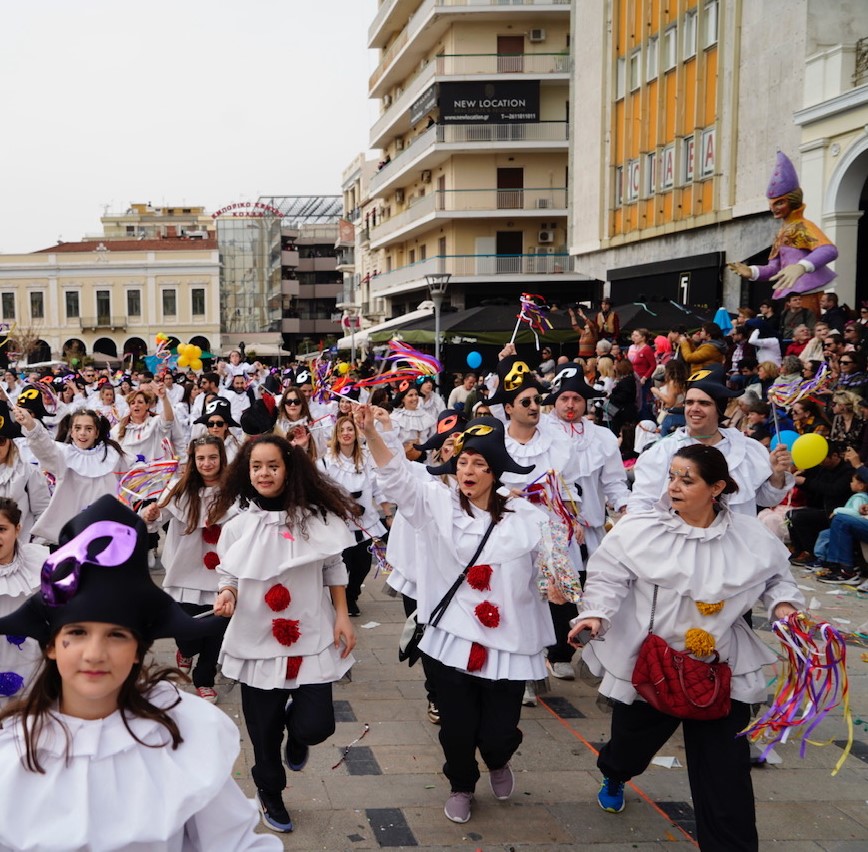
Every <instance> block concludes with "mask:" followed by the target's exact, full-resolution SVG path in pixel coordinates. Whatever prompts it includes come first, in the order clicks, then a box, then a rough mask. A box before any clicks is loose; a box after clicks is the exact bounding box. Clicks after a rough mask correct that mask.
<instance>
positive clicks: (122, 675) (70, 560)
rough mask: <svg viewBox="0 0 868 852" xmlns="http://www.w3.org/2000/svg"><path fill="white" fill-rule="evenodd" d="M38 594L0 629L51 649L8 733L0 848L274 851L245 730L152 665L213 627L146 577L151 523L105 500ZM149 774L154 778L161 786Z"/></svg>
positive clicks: (64, 548) (81, 520)
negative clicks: (248, 785)
mask: <svg viewBox="0 0 868 852" xmlns="http://www.w3.org/2000/svg"><path fill="white" fill-rule="evenodd" d="M60 539H61V548H60V549H59V550H58V551H57V553H56V554H54V555H53V556H52V557H49V558H48V559H47V560H46V562H45V565H44V566H43V569H42V574H41V584H40V591H39V592H37V593H36V594H35V595H33V596H32V597H30V598H29V599H28V600H27V602H26V603H25V604H24V605H23V606H22V607H21V608H19V609H18V610H17V611H16V612H14V613H12V614H11V615H9V616H6V617H5V618H2V619H0V624H2V627H0V630H2V633H5V634H24V635H29V636H31V637H33V638H34V639H36V640H37V641H38V642H39V643H40V644H41V645H42V646H43V648H44V649H45V662H44V664H43V667H42V669H41V670H40V672H39V673H38V674H37V675H36V677H35V679H34V681H33V684H32V686H31V688H30V690H29V691H28V693H27V695H26V696H25V697H24V699H23V700H22V701H20V702H15V703H14V704H12V705H10V706H9V707H7V708H6V709H5V710H4V711H3V713H2V717H0V718H2V719H3V722H4V724H3V727H2V730H0V850H4V852H11V850H15V852H37V850H38V852H61V850H62V852H71V850H77V852H84V850H88V852H109V850H125V852H145V850H147V852H179V850H211V849H233V850H266V849H280V848H282V846H281V844H280V843H279V842H276V838H273V837H269V836H265V835H257V834H255V833H254V831H253V829H254V826H255V825H256V822H257V820H256V811H255V808H254V807H253V805H252V803H251V802H249V801H248V800H247V799H245V798H244V795H243V794H242V792H241V791H240V789H239V788H238V785H237V784H236V783H235V781H234V780H233V779H232V769H233V765H234V763H235V760H236V758H237V757H238V753H239V750H240V748H239V738H238V730H237V728H236V726H235V724H234V723H233V722H232V720H231V719H229V718H228V717H227V716H226V715H225V714H223V713H221V712H220V711H219V710H217V709H216V708H214V707H211V706H210V705H209V704H208V703H207V702H205V701H202V700H200V699H199V698H197V697H196V696H193V695H188V694H184V693H181V692H179V691H178V689H177V687H176V686H175V685H174V684H173V683H171V674H172V672H171V670H166V669H155V668H154V667H152V666H150V665H147V664H146V663H145V656H146V654H147V653H148V651H149V649H150V647H151V644H152V643H153V641H154V640H155V639H157V638H160V637H166V636H175V637H181V636H194V635H197V634H201V633H204V632H208V631H210V630H212V629H213V628H214V625H213V621H214V619H211V622H212V623H208V622H207V620H200V621H194V620H193V619H191V618H190V617H189V616H187V615H186V614H185V613H183V612H182V611H181V610H180V608H179V607H178V606H177V604H176V603H175V602H174V601H172V599H171V598H169V597H168V595H166V594H165V593H164V592H162V591H161V590H160V589H158V588H157V587H156V586H155V585H154V584H153V581H152V580H151V579H150V577H149V575H148V567H147V532H146V531H145V527H144V523H143V522H142V521H141V519H140V518H138V517H136V515H135V514H133V513H132V512H130V510H129V509H127V508H126V507H124V506H122V505H121V504H120V503H119V502H118V501H117V500H116V499H115V498H114V497H108V496H106V497H102V498H100V500H98V501H97V502H96V503H95V504H94V505H93V506H90V507H89V508H88V509H87V510H85V511H84V512H82V513H81V514H79V515H78V516H77V517H76V518H74V519H73V520H72V521H70V523H69V524H68V525H67V526H65V527H64V529H63V530H62V531H61V535H60ZM149 779H150V780H149Z"/></svg>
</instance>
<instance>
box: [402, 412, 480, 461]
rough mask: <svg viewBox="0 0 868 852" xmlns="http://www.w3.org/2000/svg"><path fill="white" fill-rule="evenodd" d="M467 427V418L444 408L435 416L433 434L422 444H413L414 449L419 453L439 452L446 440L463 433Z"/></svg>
mask: <svg viewBox="0 0 868 852" xmlns="http://www.w3.org/2000/svg"><path fill="white" fill-rule="evenodd" d="M466 425H467V418H466V417H465V416H464V415H463V414H462V413H461V412H460V411H456V410H455V409H454V408H444V409H443V411H441V412H440V413H439V414H438V415H437V428H436V430H435V432H434V434H433V435H432V436H431V437H430V438H429V439H428V440H427V441H425V443H424V444H413V447H414V449H417V450H419V452H420V453H427V452H428V450H439V449H440V447H442V446H443V444H444V443H446V439H447V438H448V437H449V436H450V435H454V434H455V433H456V432H463V431H464V427H465V426H466Z"/></svg>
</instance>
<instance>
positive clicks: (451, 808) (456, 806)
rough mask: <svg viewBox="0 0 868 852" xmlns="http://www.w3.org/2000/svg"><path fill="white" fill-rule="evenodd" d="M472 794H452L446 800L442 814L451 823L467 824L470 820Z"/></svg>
mask: <svg viewBox="0 0 868 852" xmlns="http://www.w3.org/2000/svg"><path fill="white" fill-rule="evenodd" d="M472 801H473V793H452V794H451V795H450V796H449V798H448V799H447V800H446V806H445V807H444V808H443V813H444V814H446V818H447V819H451V820H452V822H467V821H468V820H469V819H470V803H471V802H472Z"/></svg>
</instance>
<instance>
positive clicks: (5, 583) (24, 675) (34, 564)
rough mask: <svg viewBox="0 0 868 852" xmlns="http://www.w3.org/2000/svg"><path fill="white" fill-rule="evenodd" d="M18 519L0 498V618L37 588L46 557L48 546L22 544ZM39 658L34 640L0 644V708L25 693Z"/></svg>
mask: <svg viewBox="0 0 868 852" xmlns="http://www.w3.org/2000/svg"><path fill="white" fill-rule="evenodd" d="M21 520H22V514H21V509H20V508H19V506H18V504H17V503H16V502H15V501H14V500H10V499H9V498H8V497H0V616H4V615H9V614H10V613H12V612H14V611H15V610H17V609H18V608H19V607H20V606H21V605H22V604H23V603H24V600H25V598H26V597H28V596H29V595H31V594H33V592H35V591H36V590H37V589H38V588H39V570H40V569H41V568H42V563H43V562H44V561H45V558H46V557H47V556H48V548H47V547H44V546H43V545H41V544H24V543H22V541H21V535H22V533H23V527H22V526H21ZM24 541H26V539H24ZM41 659H42V651H41V650H40V648H39V643H38V642H36V641H35V640H34V639H28V638H25V637H24V636H10V637H7V641H0V706H5V705H6V703H7V702H8V700H9V699H12V700H14V699H16V698H20V697H21V696H22V695H23V694H24V692H25V691H26V689H27V687H28V686H29V684H30V681H31V679H32V676H33V673H34V671H35V670H36V668H37V666H38V665H39V662H40V660H41Z"/></svg>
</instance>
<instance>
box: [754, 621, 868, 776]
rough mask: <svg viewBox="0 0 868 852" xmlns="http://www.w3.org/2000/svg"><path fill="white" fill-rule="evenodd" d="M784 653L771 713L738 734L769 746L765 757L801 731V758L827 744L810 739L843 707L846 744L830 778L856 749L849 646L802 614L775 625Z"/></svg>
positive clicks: (834, 632) (826, 625) (832, 630)
mask: <svg viewBox="0 0 868 852" xmlns="http://www.w3.org/2000/svg"><path fill="white" fill-rule="evenodd" d="M772 631H773V632H774V633H775V635H776V636H777V637H778V639H780V641H781V644H782V645H783V647H784V650H785V652H786V664H785V666H784V670H783V671H782V672H781V674H780V676H779V678H778V686H777V690H776V692H775V697H774V700H773V701H772V704H771V706H770V707H769V709H768V710H767V711H766V712H765V713H764V714H763V715H762V716H760V717H759V718H758V719H756V720H755V721H754V722H753V723H752V724H750V725H748V727H746V728H745V729H744V730H743V731H741V732H740V736H742V735H743V736H746V737H747V738H748V739H749V740H750V741H751V742H753V743H756V742H758V741H760V740H762V742H763V743H765V748H764V750H763V753H762V756H761V759H765V757H766V755H767V754H768V753H769V752H770V751H771V750H772V748H774V746H776V745H777V744H778V743H785V742H786V741H787V739H788V737H789V735H790V731H792V730H796V729H799V728H801V729H802V731H803V733H802V735H801V745H800V748H799V757H801V758H804V756H805V752H806V750H807V747H808V745H809V744H810V745H817V746H820V745H828V744H829V742H831V740H830V741H828V742H825V743H821V742H815V741H814V740H812V739H811V736H812V734H813V733H814V731H815V730H816V729H817V728H818V727H819V725H820V724H821V723H822V722H823V720H824V719H825V718H826V717H827V716H828V715H829V713H830V712H831V711H832V710H834V709H835V708H836V707H838V706H839V705H840V706H841V707H842V709H843V714H844V721H845V723H846V725H847V732H848V735H847V743H846V746H845V747H844V750H843V753H842V755H841V758H840V760H838V762H837V763H836V764H835V769H834V770H833V771H832V775H837V774H838V771H839V770H840V769H841V767H842V766H843V765H844V761H845V760H846V759H847V756H848V755H849V754H850V749H851V747H852V745H853V717H852V714H851V712H850V694H849V682H848V680H847V644H846V642H845V640H844V637H843V636H842V635H841V633H840V632H839V631H838V630H836V629H835V628H834V627H832V625H831V624H829V623H828V622H825V621H820V622H815V621H812V620H811V619H810V618H809V617H808V616H807V615H805V614H804V613H802V612H796V613H792V614H791V615H789V616H787V617H786V618H784V619H781V620H780V621H776V622H775V623H774V624H773V625H772Z"/></svg>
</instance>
